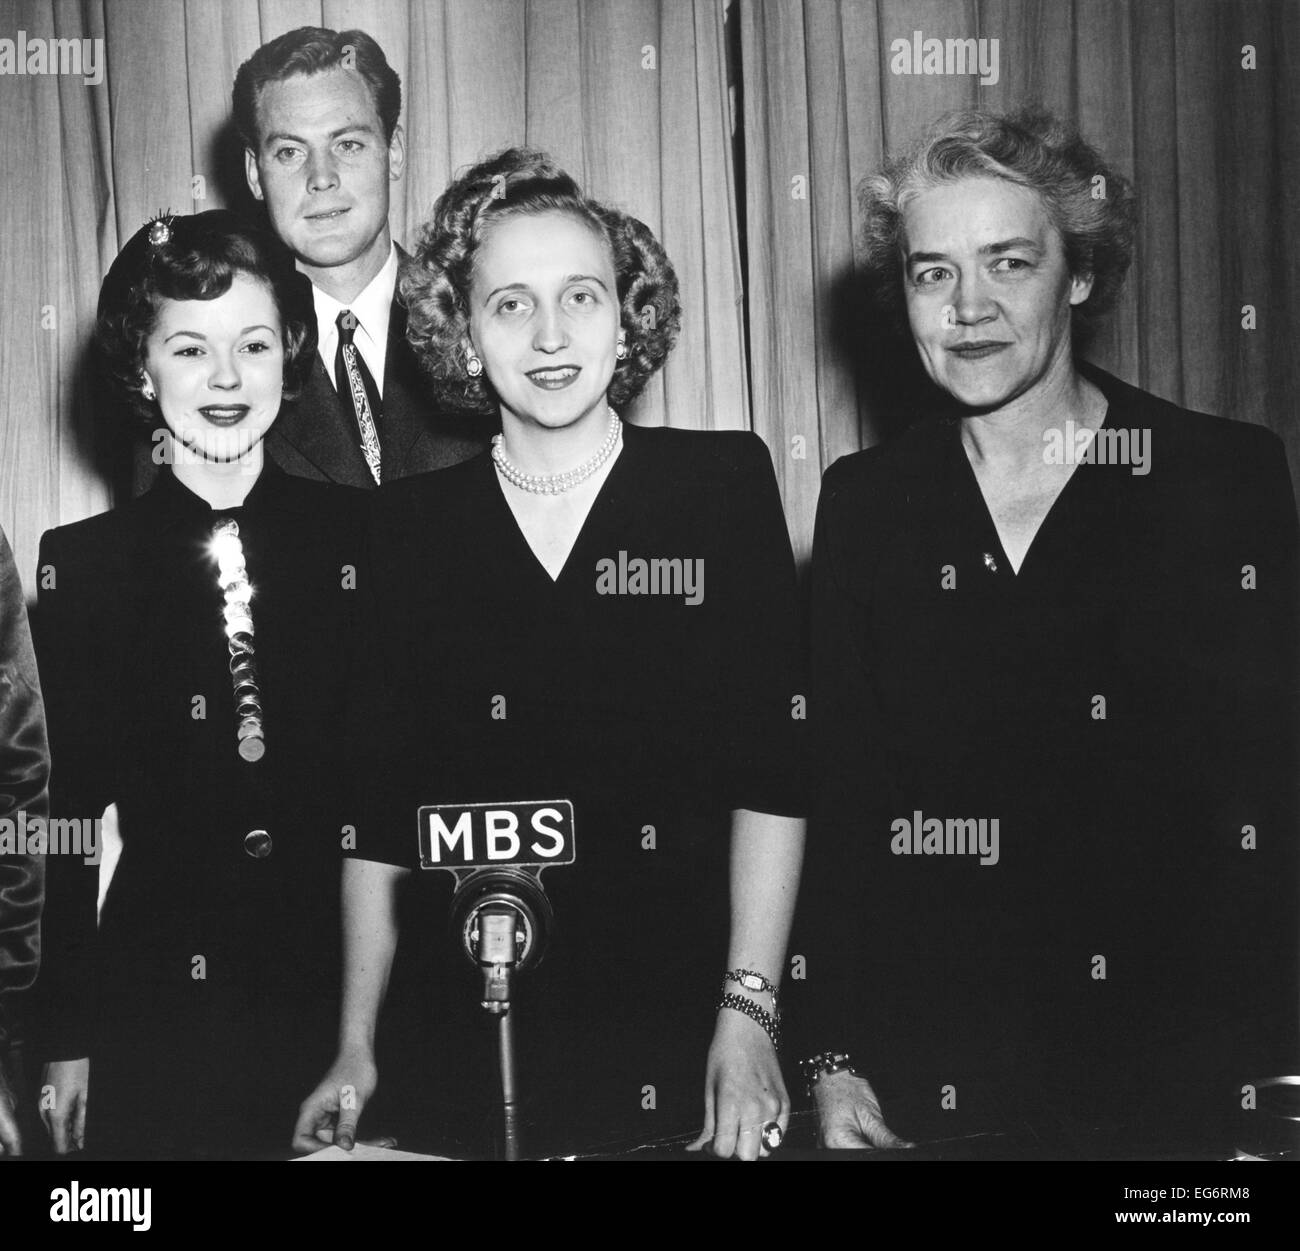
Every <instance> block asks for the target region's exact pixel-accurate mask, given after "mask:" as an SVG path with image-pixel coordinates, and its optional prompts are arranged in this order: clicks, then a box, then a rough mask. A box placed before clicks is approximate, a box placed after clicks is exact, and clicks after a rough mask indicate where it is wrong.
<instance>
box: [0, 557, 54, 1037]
mask: <svg viewBox="0 0 1300 1251" xmlns="http://www.w3.org/2000/svg"><path fill="white" fill-rule="evenodd" d="M49 775H50V753H49V750H48V748H47V746H46V742H45V711H44V708H43V706H42V704H41V688H40V683H39V682H38V681H37V677H36V657H35V656H34V655H33V653H32V638H31V634H30V633H29V632H28V628H27V608H26V605H25V604H24V603H23V588H22V585H21V584H20V583H19V581H18V571H17V570H16V569H15V568H14V560H13V553H12V552H10V550H9V543H8V540H7V539H6V538H5V536H4V532H3V531H0V818H4V819H6V820H9V821H13V822H14V823H15V829H14V831H13V833H14V835H15V845H14V850H13V851H12V852H6V851H5V850H4V844H3V843H2V842H0V1053H3V1050H4V1046H5V1043H6V1042H7V1041H8V1036H9V1033H10V1031H11V1029H12V1028H13V1026H14V1025H15V1022H14V1020H13V1017H14V1015H15V1011H14V1009H15V1007H16V1004H17V1000H18V997H19V995H20V994H21V993H22V992H25V991H26V990H27V989H28V987H30V986H31V985H32V983H33V982H35V980H36V970H37V967H38V966H39V964H40V940H39V932H40V920H41V899H42V878H43V870H44V864H43V863H42V860H41V857H40V856H34V855H29V854H25V853H20V852H19V849H18V846H17V841H16V837H17V833H18V829H17V826H18V821H19V818H18V814H19V813H20V812H21V813H25V814H26V816H28V817H44V816H45V814H46V784H47V782H48V780H49ZM0 1058H3V1056H2V1054H0Z"/></svg>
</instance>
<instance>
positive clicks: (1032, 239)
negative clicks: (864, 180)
mask: <svg viewBox="0 0 1300 1251" xmlns="http://www.w3.org/2000/svg"><path fill="white" fill-rule="evenodd" d="M903 240H904V249H905V255H904V258H903V265H904V274H903V289H904V291H905V293H906V297H907V315H908V320H909V321H910V323H911V327H912V337H913V338H914V339H915V341H916V345H917V348H918V349H919V351H920V353H921V360H922V361H923V362H924V364H925V368H926V372H927V373H929V375H930V377H931V378H932V379H933V380H934V381H935V382H936V383H937V384H938V385H939V386H941V387H943V389H944V390H945V391H947V392H948V393H949V394H950V395H952V396H954V397H955V398H956V399H957V400H959V401H960V402H961V403H962V404H965V405H967V406H968V407H971V408H977V409H981V410H985V411H988V410H993V409H998V408H1001V407H1003V406H1004V405H1006V404H1009V403H1011V402H1012V401H1013V400H1016V399H1019V398H1020V397H1021V396H1023V395H1026V394H1028V393H1029V392H1031V391H1032V390H1034V389H1035V388H1036V387H1039V386H1041V385H1042V384H1043V382H1044V380H1045V379H1047V378H1048V377H1049V376H1051V375H1052V374H1053V373H1054V372H1055V371H1056V370H1058V369H1069V368H1070V367H1071V365H1070V361H1071V349H1070V306H1071V305H1074V304H1079V303H1082V301H1084V300H1085V299H1087V297H1088V293H1089V292H1090V291H1091V290H1092V279H1091V278H1090V277H1072V276H1071V275H1070V271H1069V266H1068V265H1067V264H1066V259H1065V248H1064V244H1063V242H1062V239H1061V235H1060V232H1059V231H1058V230H1057V229H1056V227H1055V225H1054V224H1053V223H1052V220H1051V218H1050V217H1049V216H1048V214H1047V210H1046V209H1045V208H1044V206H1043V203H1042V201H1041V200H1040V199H1039V197H1038V195H1037V194H1035V193H1034V192H1033V191H1030V190H1029V189H1028V188H1025V187H1020V186H1016V185H1014V184H1012V183H1009V182H1006V181H1004V180H1003V179H1000V178H966V179H963V180H961V181H960V182H954V183H942V184H940V185H939V186H937V187H931V188H929V189H928V190H926V191H922V192H920V193H919V194H917V195H915V196H913V197H912V198H911V199H910V200H908V201H907V203H906V204H905V206H904V208H903Z"/></svg>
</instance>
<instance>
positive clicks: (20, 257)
mask: <svg viewBox="0 0 1300 1251" xmlns="http://www.w3.org/2000/svg"><path fill="white" fill-rule="evenodd" d="M724 15H725V7H724V5H723V4H722V3H720V2H719V0H527V2H523V0H410V2H408V0H326V2H325V3H320V2H319V0H262V2H261V3H259V2H258V0H81V2H80V3H78V2H77V0H53V2H51V0H0V38H17V34H18V32H19V31H20V30H21V31H25V32H27V34H28V36H29V37H42V38H50V37H55V38H73V37H78V38H102V39H104V40H105V46H106V51H107V64H108V69H107V73H106V74H105V77H104V81H103V83H102V84H101V85H99V86H87V85H85V84H84V83H83V82H82V80H81V79H80V78H71V77H66V76H49V77H34V76H10V75H0V161H2V162H3V168H4V170H5V179H4V185H3V189H2V190H0V197H2V199H0V204H2V206H3V214H4V230H3V236H2V244H0V246H3V249H4V252H3V275H4V286H5V292H6V296H7V298H6V299H5V300H4V302H3V304H0V354H2V357H3V359H2V360H0V388H3V390H2V392H0V398H2V400H3V408H2V409H0V525H3V526H4V528H5V530H6V531H7V532H8V534H9V536H10V539H11V541H12V543H13V546H14V549H15V552H16V554H17V559H18V562H19V570H20V572H21V573H22V576H23V581H24V585H25V586H26V587H27V590H28V593H29V595H30V594H32V592H33V590H34V575H35V561H36V547H37V544H38V542H39V539H40V535H41V533H42V531H44V530H45V529H47V528H48V527H50V526H53V525H58V524H60V523H63V522H68V521H75V520H77V519H79V518H81V517H85V516H88V515H90V514H92V513H96V512H100V511H103V509H105V508H107V507H108V506H109V505H110V503H111V502H112V494H113V491H112V487H111V483H110V481H109V475H108V474H107V472H106V468H105V467H106V465H107V464H108V463H109V462H110V461H111V460H113V459H114V457H113V456H112V449H111V448H109V447H106V446H105V439H106V436H109V435H111V432H105V431H103V430H99V429H97V428H96V425H95V421H94V416H95V413H94V404H93V402H92V401H93V397H92V396H90V395H88V394H86V391H87V390H88V387H87V384H86V382H85V379H86V377H87V370H86V356H87V342H88V338H89V334H90V331H91V329H92V326H93V320H94V309H95V302H96V299H97V296H98V289H99V284H100V281H101V279H102V277H103V275H104V273H105V272H106V270H107V267H108V265H109V264H110V263H111V261H112V259H113V257H114V256H115V255H116V254H117V251H118V248H119V246H120V245H121V244H122V243H123V242H125V240H126V239H127V238H129V237H130V235H131V234H132V233H133V232H134V231H135V230H136V229H138V227H139V226H140V225H141V224H142V223H143V222H144V221H146V220H147V219H148V218H149V217H150V216H151V215H152V214H154V213H155V212H157V211H158V210H159V209H161V208H168V207H170V208H171V209H173V210H176V211H192V212H199V211H202V210H203V209H208V208H220V207H231V208H235V209H237V210H244V209H247V210H248V211H249V212H258V211H260V210H259V209H258V206H257V205H256V204H255V203H254V202H253V201H252V199H251V197H250V196H249V195H248V193H247V191H246V189H245V187H244V175H243V160H242V153H241V150H240V148H239V145H238V143H237V142H236V141H235V140H234V138H233V135H232V133H231V131H230V128H229V125H228V119H229V113H230V88H231V84H232V82H233V81H234V76H235V71H236V69H238V67H239V65H240V63H241V62H242V61H243V60H245V59H246V58H247V57H248V56H249V55H250V54H251V53H252V52H253V51H254V50H255V49H256V48H257V46H258V45H259V44H260V43H263V42H265V41H266V40H268V39H272V38H274V37H275V36H277V35H279V34H282V33H283V32H285V31H286V30H291V29H293V28H294V27H297V26H303V25H323V26H329V27H332V28H334V29H336V30H342V29H348V28H351V27H359V28H362V29H364V30H366V31H368V32H369V33H370V34H372V35H373V36H374V37H375V38H376V39H377V40H378V42H379V44H380V46H381V47H382V48H383V49H384V51H385V53H386V54H387V56H388V58H389V61H390V63H391V64H392V65H393V67H394V68H395V69H396V70H397V72H398V74H399V75H400V76H401V79H402V87H403V108H402V118H401V121H402V125H403V127H404V129H405V133H406V141H407V166H406V172H405V174H404V176H403V179H402V181H401V183H400V184H399V185H398V188H397V190H396V192H395V195H394V200H393V205H392V222H393V228H394V234H395V236H396V238H397V239H398V240H399V241H400V242H403V243H405V244H410V243H412V242H414V237H415V235H416V233H417V231H418V229H419V225H420V223H421V221H422V220H423V219H424V218H425V217H426V216H427V214H428V211H429V209H430V208H431V207H432V205H433V201H434V200H435V199H436V197H437V195H438V193H439V192H440V191H441V190H442V188H443V187H445V186H446V184H447V183H448V181H449V180H450V179H451V177H452V175H453V174H454V173H455V171H456V170H458V169H459V168H461V167H463V166H465V165H467V164H469V163H471V162H473V161H475V160H477V159H478V158H479V157H480V156H483V155H486V154H488V153H490V152H493V151H495V150H497V149H499V148H503V147H507V146H509V145H512V144H518V143H528V144H532V145H534V146H537V147H542V148H545V149H547V150H548V151H550V152H551V153H552V154H553V155H554V156H555V157H556V158H557V159H558V160H559V161H560V163H561V164H563V165H564V166H565V167H566V168H568V169H569V171H570V172H571V173H573V174H574V176H575V177H577V178H578V180H579V181H580V182H581V183H582V184H583V185H584V186H585V187H586V188H587V189H588V190H589V191H590V192H591V193H592V194H594V195H596V196H597V197H599V198H601V199H603V200H607V201H609V202H611V203H614V204H617V205H619V206H620V207H622V208H624V209H626V210H627V211H629V212H631V213H633V214H634V215H635V216H637V217H640V218H641V219H642V220H643V221H645V222H646V223H647V224H648V225H649V226H650V227H651V229H653V230H654V231H655V232H656V234H658V236H659V238H660V239H661V240H662V242H663V243H664V246H665V247H666V248H667V250H668V252H669V254H670V255H671V256H672V257H673V258H674V260H675V262H676V264H677V266H678V268H679V270H680V271H681V273H682V275H683V278H684V282H683V284H682V285H683V303H684V310H683V312H684V316H683V324H684V332H683V334H682V337H681V341H680V344H679V346H678V348H677V350H676V351H675V352H674V353H673V355H672V357H671V358H670V361H669V364H668V366H667V368H666V370H665V371H664V374H663V376H661V377H659V378H656V379H655V380H654V381H653V383H652V384H651V386H650V387H649V388H648V389H647V392H646V394H645V395H644V396H643V397H642V398H641V400H640V401H639V402H638V405H637V408H636V411H635V414H634V417H635V420H637V421H639V422H644V423H649V424H661V423H664V422H667V423H668V424H672V425H683V426H691V427H700V428H705V429H726V428H735V429H741V428H745V427H747V426H748V425H749V404H748V390H747V381H746V372H745V353H744V322H743V316H742V308H741V277H740V259H739V251H738V244H737V240H738V227H737V209H736V197H735V194H734V185H733V171H734V161H733V159H732V119H731V115H730V107H729V102H728V93H727V83H726V74H727V65H726V44H725V38H724Z"/></svg>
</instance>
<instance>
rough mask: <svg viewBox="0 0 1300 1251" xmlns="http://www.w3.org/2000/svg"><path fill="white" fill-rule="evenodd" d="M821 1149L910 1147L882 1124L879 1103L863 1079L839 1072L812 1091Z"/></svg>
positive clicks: (843, 1071) (845, 1071) (869, 1085)
mask: <svg viewBox="0 0 1300 1251" xmlns="http://www.w3.org/2000/svg"><path fill="white" fill-rule="evenodd" d="M812 1090H813V1102H814V1103H815V1104H816V1105H817V1133H818V1137H819V1139H820V1141H821V1145H822V1146H823V1147H910V1146H912V1145H913V1144H912V1143H910V1142H904V1141H903V1140H902V1139H901V1138H900V1137H899V1136H898V1135H897V1134H895V1133H894V1131H893V1130H891V1129H890V1128H889V1126H888V1125H886V1124H885V1118H884V1116H883V1115H882V1114H881V1111H880V1100H879V1099H877V1098H876V1092H875V1091H874V1090H872V1089H871V1083H870V1082H869V1081H867V1079H866V1078H865V1077H859V1076H858V1075H857V1074H856V1073H850V1072H848V1071H847V1070H842V1071H841V1072H839V1073H828V1074H827V1075H826V1076H825V1077H823V1078H820V1079H819V1080H818V1081H817V1082H816V1084H815V1085H814V1086H813V1088H812Z"/></svg>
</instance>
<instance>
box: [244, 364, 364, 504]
mask: <svg viewBox="0 0 1300 1251" xmlns="http://www.w3.org/2000/svg"><path fill="white" fill-rule="evenodd" d="M356 424H357V422H356V417H355V415H354V414H353V413H351V412H349V411H347V410H346V409H345V408H344V406H343V402H342V401H341V400H340V399H339V395H338V392H337V391H335V389H334V384H333V383H332V382H331V381H330V379H329V375H328V374H326V372H325V366H324V365H323V364H322V363H321V359H320V355H319V353H316V352H313V353H312V365H311V373H310V374H309V375H308V378H307V385H306V386H305V387H304V388H303V392H302V394H301V395H300V396H299V397H298V399H297V400H296V401H294V402H293V403H292V404H286V405H285V406H284V408H283V409H282V411H281V413H280V416H279V417H278V418H277V419H276V423H275V425H274V426H272V427H271V429H270V431H269V432H268V434H267V436H266V445H267V448H268V449H269V450H270V452H271V455H272V457H273V459H274V460H275V461H276V462H277V463H278V464H279V465H280V467H281V468H282V469H285V470H287V471H288V472H289V473H296V474H299V475H301V476H303V477H311V478H323V479H324V480H326V481H328V482H339V483H342V484H343V485H345V486H356V487H368V486H374V479H373V478H372V477H371V476H370V469H369V467H368V466H367V465H366V458H365V456H364V455H363V454H362V452H361V437H360V435H359V434H358V433H357V430H356Z"/></svg>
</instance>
